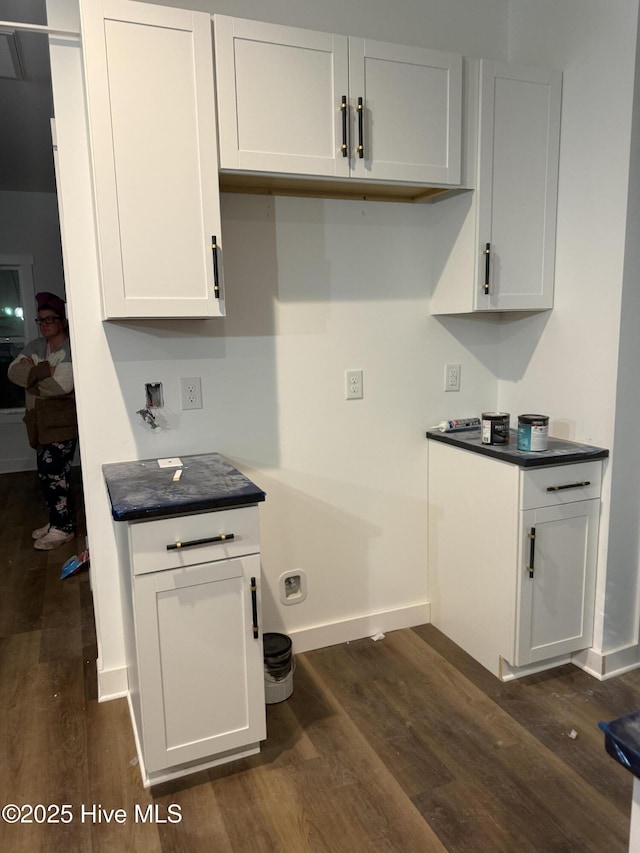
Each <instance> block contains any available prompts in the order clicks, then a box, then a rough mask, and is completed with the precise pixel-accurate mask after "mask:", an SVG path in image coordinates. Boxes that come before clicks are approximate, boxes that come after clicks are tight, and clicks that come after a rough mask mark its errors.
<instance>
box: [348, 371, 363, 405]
mask: <svg viewBox="0 0 640 853" xmlns="http://www.w3.org/2000/svg"><path fill="white" fill-rule="evenodd" d="M344 383H345V393H346V399H347V400H362V396H363V395H362V371H361V370H345V373H344Z"/></svg>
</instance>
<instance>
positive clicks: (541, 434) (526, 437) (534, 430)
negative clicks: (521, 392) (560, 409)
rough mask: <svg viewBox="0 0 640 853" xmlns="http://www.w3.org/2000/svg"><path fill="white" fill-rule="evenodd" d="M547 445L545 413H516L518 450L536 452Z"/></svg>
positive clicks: (547, 433)
mask: <svg viewBox="0 0 640 853" xmlns="http://www.w3.org/2000/svg"><path fill="white" fill-rule="evenodd" d="M548 445H549V417H548V416H547V415H518V450H525V451H531V452H533V453H538V452H539V451H541V450H546V449H547V447H548Z"/></svg>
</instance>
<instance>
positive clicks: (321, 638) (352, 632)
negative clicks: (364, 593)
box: [289, 602, 431, 653]
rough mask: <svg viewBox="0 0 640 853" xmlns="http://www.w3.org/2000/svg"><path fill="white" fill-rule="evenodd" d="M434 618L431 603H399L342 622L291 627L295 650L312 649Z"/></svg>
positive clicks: (290, 633) (304, 650)
mask: <svg viewBox="0 0 640 853" xmlns="http://www.w3.org/2000/svg"><path fill="white" fill-rule="evenodd" d="M430 621H431V604H430V603H429V602H424V603H423V604H412V605H410V606H409V607H399V608H397V609H396V610H381V611H379V612H378V613H370V614H368V615H366V616H356V617H355V618H353V619H346V620H343V621H340V622H329V623H326V624H324V625H313V626H311V627H308V628H299V629H298V630H295V631H290V632H289V636H290V637H291V642H292V644H293V650H294V652H297V653H300V652H310V651H312V650H313V649H322V648H324V647H325V646H335V645H337V644H338V643H349V642H352V641H353V640H361V639H363V638H364V637H374V636H375V635H376V634H379V633H382V634H384V633H386V632H387V631H398V630H399V629H400V628H414V627H415V626H416V625H425V624H427V623H429V622H430Z"/></svg>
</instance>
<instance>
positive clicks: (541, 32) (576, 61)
mask: <svg viewBox="0 0 640 853" xmlns="http://www.w3.org/2000/svg"><path fill="white" fill-rule="evenodd" d="M509 8H510V30H509V59H510V60H512V61H515V62H522V63H529V64H533V63H546V64H549V65H551V66H555V67H558V68H561V69H563V71H564V80H563V106H562V138H561V152H560V184H559V194H558V232H557V233H558V241H557V255H556V289H555V304H554V309H553V311H552V312H551V313H550V314H548V315H540V316H535V317H525V318H522V319H515V320H513V319H511V320H509V319H508V320H505V322H504V323H503V324H502V334H501V345H500V350H501V366H500V374H499V378H500V382H499V405H500V407H501V408H502V409H504V410H506V411H510V412H511V413H512V415H513V416H514V417H516V416H517V414H518V413H521V412H525V411H529V412H530V411H533V412H543V413H546V414H549V415H550V418H551V421H550V428H551V432H552V434H554V435H558V436H562V437H567V438H575V439H577V440H579V441H585V442H593V443H594V444H598V445H602V446H605V447H608V448H610V449H611V451H612V458H611V462H609V463H607V465H606V466H605V467H606V476H605V483H604V492H603V508H602V522H601V532H600V545H599V560H598V579H599V580H598V608H597V609H598V612H597V617H596V638H595V642H594V646H595V647H596V648H597V649H599V650H600V651H601V652H602V653H603V654H606V653H607V652H609V651H613V650H614V649H616V648H619V647H621V646H625V645H626V646H628V645H633V644H635V643H636V641H637V616H636V607H637V604H636V599H637V594H636V585H637V576H638V556H637V549H638V543H637V506H638V504H637V500H638V481H637V477H636V474H635V466H634V465H633V464H630V463H632V460H633V459H635V456H634V455H631V456H630V455H629V452H630V451H631V452H633V447H634V444H635V442H634V441H632V440H629V439H630V438H631V437H630V435H629V433H628V429H629V427H630V426H632V424H633V422H634V420H633V419H635V422H636V423H637V418H638V414H639V412H638V394H637V393H636V391H637V387H638V378H637V377H638V368H637V365H638V361H637V359H636V358H635V355H636V354H637V328H638V320H639V319H640V315H639V311H638V308H639V306H638V301H637V295H635V290H637V273H638V256H637V249H636V250H635V251H634V252H633V253H632V254H630V255H628V257H627V269H626V271H625V249H626V246H627V241H630V242H631V244H634V243H635V245H636V246H637V241H638V224H637V202H634V204H635V205H636V214H635V219H634V220H633V221H630V222H629V225H630V228H631V229H632V230H631V231H628V228H627V226H628V222H627V203H628V199H629V164H630V145H631V127H632V107H633V84H634V78H635V73H634V71H635V60H636V41H637V29H638V18H637V16H638V3H637V0H614V2H606V3H604V2H601V0H560V2H558V0H536V2H532V0H512V2H511V3H510V7H509ZM635 156H636V158H637V149H636V154H635ZM635 190H636V192H637V178H636V184H635ZM625 283H626V286H625ZM623 290H624V292H626V296H625V297H624V299H623ZM623 302H624V327H623V330H622V334H623V339H622V340H626V344H625V346H623V347H622V348H620V346H619V339H620V335H621V325H620V323H621V306H622V305H623ZM629 344H631V345H632V347H633V349H632V350H631V351H626V347H627V346H628V345H629ZM619 359H620V361H619ZM625 359H628V360H627V363H626V368H625V380H624V383H623V384H621V385H620V386H619V385H618V381H619V368H620V367H623V362H624V360H625ZM620 375H621V376H622V374H620ZM621 416H623V417H624V418H626V419H630V420H628V421H627V426H626V428H625V427H624V425H623V424H621V422H620V420H619V419H620V417H621ZM617 424H618V425H619V426H620V429H619V430H618V432H616V427H617ZM625 429H626V430H627V439H626V440H624V442H623V430H625ZM619 442H620V447H618V444H619ZM618 453H619V454H621V455H619V456H618V455H617V454H618ZM612 471H615V472H616V478H615V480H613V479H612V476H611V474H612ZM617 496H618V497H617ZM623 496H624V497H623ZM629 500H631V514H632V515H633V513H634V509H635V518H632V517H629V516H627V517H626V518H625V519H624V520H623V519H622V518H621V517H620V516H619V510H620V504H621V502H625V501H627V502H628V501H629ZM616 504H617V509H618V514H616V516H615V517H614V516H612V511H613V507H614V506H616ZM627 505H628V504H627ZM610 523H611V525H612V527H611V529H612V530H614V528H615V530H616V533H615V548H616V552H617V554H616V552H614V549H613V545H614V541H613V539H612V540H611V545H612V547H611V548H609V544H610V536H609V526H610Z"/></svg>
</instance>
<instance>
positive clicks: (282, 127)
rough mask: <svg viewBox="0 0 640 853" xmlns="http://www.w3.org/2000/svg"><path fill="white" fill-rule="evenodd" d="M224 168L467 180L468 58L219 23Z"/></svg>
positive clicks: (260, 25) (240, 21)
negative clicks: (463, 165)
mask: <svg viewBox="0 0 640 853" xmlns="http://www.w3.org/2000/svg"><path fill="white" fill-rule="evenodd" d="M214 30H215V48H216V84H217V96H218V121H219V125H220V167H221V169H222V170H223V171H225V170H234V171H248V172H263V173H271V174H276V175H298V176H317V177H328V178H351V179H357V180H359V181H368V180H373V181H381V182H401V183H402V182H404V183H413V184H454V185H455V184H457V183H458V182H459V180H460V157H461V148H460V145H461V131H462V106H461V101H462V97H461V93H462V59H461V57H459V56H456V55H454V54H449V53H441V52H438V51H431V50H425V49H422V48H410V47H402V46H398V45H391V44H386V43H382V42H375V41H370V40H367V39H361V38H351V37H349V38H347V37H346V36H340V35H332V34H329V33H321V32H315V31H311V30H303V29H296V28H292V27H283V26H276V25H273V24H263V23H258V22H255V21H247V20H243V19H239V18H229V17H225V16H220V15H216V16H215V17H214Z"/></svg>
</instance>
